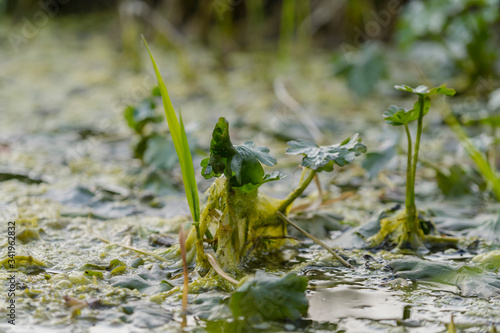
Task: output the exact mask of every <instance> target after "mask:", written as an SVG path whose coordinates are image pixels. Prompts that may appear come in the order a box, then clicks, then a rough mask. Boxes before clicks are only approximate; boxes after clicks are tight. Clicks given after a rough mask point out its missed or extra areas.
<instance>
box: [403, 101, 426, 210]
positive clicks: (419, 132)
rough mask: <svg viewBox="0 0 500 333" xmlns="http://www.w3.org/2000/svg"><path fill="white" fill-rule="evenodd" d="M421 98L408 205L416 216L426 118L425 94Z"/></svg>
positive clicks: (408, 208)
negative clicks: (416, 185) (420, 149)
mask: <svg viewBox="0 0 500 333" xmlns="http://www.w3.org/2000/svg"><path fill="white" fill-rule="evenodd" d="M418 98H419V100H420V110H419V113H418V123H417V138H416V139H415V151H414V152H413V161H412V165H411V168H412V170H411V177H412V179H411V194H410V195H411V197H410V200H411V202H410V205H409V206H407V213H408V215H412V216H416V214H417V207H416V205H415V179H416V175H417V163H418V150H419V148H420V137H421V135H422V123H423V119H424V107H425V100H424V97H423V96H419V97H418Z"/></svg>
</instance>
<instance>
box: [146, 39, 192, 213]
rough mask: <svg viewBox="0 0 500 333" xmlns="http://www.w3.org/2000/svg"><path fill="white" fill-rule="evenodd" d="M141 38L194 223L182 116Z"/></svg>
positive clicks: (190, 170)
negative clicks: (156, 85)
mask: <svg viewBox="0 0 500 333" xmlns="http://www.w3.org/2000/svg"><path fill="white" fill-rule="evenodd" d="M142 40H143V42H144V45H146V48H147V49H148V53H149V57H150V58H151V62H152V63H153V67H154V69H155V73H156V79H157V80H158V85H159V87H160V93H161V97H162V100H163V108H164V109H165V115H166V117H167V123H168V128H169V129H170V135H171V136H172V141H173V143H174V147H175V151H176V152H177V157H178V158H179V163H180V165H181V171H182V180H183V183H184V189H185V191H186V199H187V201H188V204H189V209H190V210H191V215H192V216H193V221H194V222H195V223H196V222H198V221H199V220H200V200H199V197H198V187H197V185H196V178H195V175H194V167H193V159H192V156H191V151H190V150H189V144H188V141H187V136H186V132H185V130H184V124H183V122H182V116H180V114H179V117H180V121H179V120H178V119H177V115H176V113H175V110H174V106H173V105H172V101H171V100H170V96H169V95H168V90H167V86H166V85H165V82H164V81H163V78H162V77H161V74H160V71H159V69H158V66H157V65H156V62H155V59H154V58H153V54H152V53H151V50H150V49H149V46H148V43H147V42H146V39H145V38H144V36H142Z"/></svg>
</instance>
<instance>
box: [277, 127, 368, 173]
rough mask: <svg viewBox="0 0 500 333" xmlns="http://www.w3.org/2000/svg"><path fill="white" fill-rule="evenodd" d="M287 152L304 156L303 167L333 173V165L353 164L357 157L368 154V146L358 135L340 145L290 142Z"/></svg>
mask: <svg viewBox="0 0 500 333" xmlns="http://www.w3.org/2000/svg"><path fill="white" fill-rule="evenodd" d="M288 145H289V146H290V147H289V148H288V149H287V150H286V152H287V154H290V155H299V154H302V155H304V158H303V159H302V166H303V167H306V168H309V169H312V170H316V171H318V172H321V171H332V170H333V164H334V163H335V164H337V165H339V166H344V165H346V164H349V163H351V162H352V161H353V160H354V158H355V157H356V156H359V155H361V154H362V153H365V152H366V146H365V145H364V144H362V143H361V139H360V138H359V135H358V134H357V133H356V134H354V135H353V136H352V137H350V138H348V139H346V140H344V141H343V142H342V143H340V144H335V145H331V146H318V145H316V144H315V143H313V142H310V141H307V140H294V141H289V142H288Z"/></svg>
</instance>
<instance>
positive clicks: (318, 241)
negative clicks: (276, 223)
mask: <svg viewBox="0 0 500 333" xmlns="http://www.w3.org/2000/svg"><path fill="white" fill-rule="evenodd" d="M278 216H279V217H280V218H281V219H283V220H284V221H286V222H288V223H290V225H291V226H292V227H294V228H295V229H297V230H298V231H300V232H301V233H303V234H304V235H306V236H307V237H309V238H311V239H312V240H313V242H314V243H316V244H318V245H320V246H322V247H323V248H324V249H325V250H327V251H328V252H330V254H331V255H332V256H334V257H335V258H336V259H337V260H338V261H340V262H341V263H342V265H344V266H345V267H349V268H354V267H352V265H351V264H349V263H348V262H347V261H345V260H344V259H342V257H341V256H339V255H338V254H337V253H335V251H333V250H332V249H331V248H329V247H328V246H327V245H326V244H325V243H323V242H322V241H320V240H319V239H318V238H316V237H314V236H313V235H311V234H310V233H308V232H307V231H305V230H304V229H302V228H301V227H299V226H298V225H296V224H295V223H293V222H292V221H291V220H290V219H289V218H288V217H286V216H285V215H284V214H283V213H282V212H278Z"/></svg>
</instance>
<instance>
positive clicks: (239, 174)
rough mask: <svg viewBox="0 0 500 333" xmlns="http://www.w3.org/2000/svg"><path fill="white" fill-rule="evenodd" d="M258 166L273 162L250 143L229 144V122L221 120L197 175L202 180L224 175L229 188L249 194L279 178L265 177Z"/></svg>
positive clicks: (261, 150)
mask: <svg viewBox="0 0 500 333" xmlns="http://www.w3.org/2000/svg"><path fill="white" fill-rule="evenodd" d="M261 163H262V164H265V165H268V166H273V165H275V164H276V159H275V158H274V157H272V156H271V155H270V154H269V149H268V148H266V147H255V144H254V143H253V142H245V143H244V144H242V145H233V144H232V143H231V139H230V137H229V123H228V122H227V120H226V119H225V118H223V117H221V118H219V121H218V122H217V124H216V125H215V128H214V131H213V132H212V141H211V142H210V157H209V158H205V159H204V160H202V161H201V166H202V171H201V174H202V175H203V177H205V178H206V179H209V178H212V177H219V176H220V175H222V174H225V175H226V177H227V178H228V179H229V181H230V184H231V186H233V187H237V188H239V189H240V190H242V191H244V192H250V191H253V190H254V189H256V188H258V187H259V186H260V185H262V184H264V183H267V182H269V181H273V180H278V179H281V178H283V175H282V174H280V173H273V174H272V175H266V173H265V172H264V168H263V167H262V165H261Z"/></svg>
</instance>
